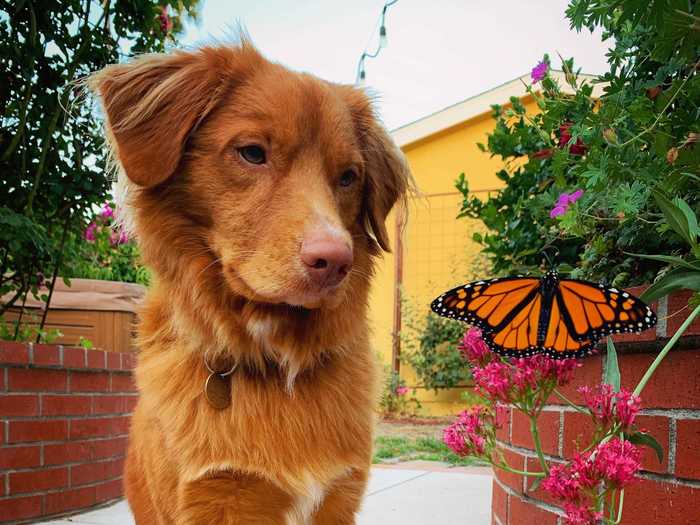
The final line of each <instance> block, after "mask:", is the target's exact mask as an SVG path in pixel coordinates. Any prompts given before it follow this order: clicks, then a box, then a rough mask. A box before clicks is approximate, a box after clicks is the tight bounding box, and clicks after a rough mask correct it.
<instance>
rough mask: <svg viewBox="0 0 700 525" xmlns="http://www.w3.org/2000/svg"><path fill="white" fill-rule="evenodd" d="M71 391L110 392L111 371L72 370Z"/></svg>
mask: <svg viewBox="0 0 700 525" xmlns="http://www.w3.org/2000/svg"><path fill="white" fill-rule="evenodd" d="M70 391H71V392H109V373H107V372H75V371H71V373H70Z"/></svg>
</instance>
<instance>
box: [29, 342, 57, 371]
mask: <svg viewBox="0 0 700 525" xmlns="http://www.w3.org/2000/svg"><path fill="white" fill-rule="evenodd" d="M32 361H33V363H34V364H35V365H41V366H61V351H60V350H59V348H58V346H57V345H34V358H33V360H32Z"/></svg>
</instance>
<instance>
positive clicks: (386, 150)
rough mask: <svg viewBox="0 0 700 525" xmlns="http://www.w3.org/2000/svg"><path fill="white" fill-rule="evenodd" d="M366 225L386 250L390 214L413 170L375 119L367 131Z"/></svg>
mask: <svg viewBox="0 0 700 525" xmlns="http://www.w3.org/2000/svg"><path fill="white" fill-rule="evenodd" d="M363 142H364V149H365V152H364V156H365V174H366V175H365V176H366V182H365V225H366V226H365V228H366V229H367V230H368V231H371V233H372V234H373V236H374V238H375V239H376V241H377V243H378V244H379V246H380V247H381V248H382V249H383V250H384V251H386V252H389V251H391V250H390V247H389V233H388V232H387V230H386V218H387V215H389V212H390V211H391V209H392V208H393V207H394V204H396V202H397V201H398V200H399V199H403V198H404V197H405V195H406V191H407V190H408V188H409V182H410V180H411V174H410V171H409V169H408V164H407V163H406V159H405V157H404V155H403V153H402V152H401V150H400V149H399V148H398V147H397V146H396V144H394V141H393V140H392V139H391V137H390V136H389V134H388V133H387V132H386V131H385V130H384V128H383V127H382V126H381V125H380V124H379V123H378V122H377V121H376V120H374V119H372V122H371V124H370V126H369V128H367V129H366V131H365V136H364V141H363Z"/></svg>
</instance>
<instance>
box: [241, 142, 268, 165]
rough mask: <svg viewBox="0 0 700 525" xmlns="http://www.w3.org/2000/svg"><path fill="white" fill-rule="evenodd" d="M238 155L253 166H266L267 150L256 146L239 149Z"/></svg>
mask: <svg viewBox="0 0 700 525" xmlns="http://www.w3.org/2000/svg"><path fill="white" fill-rule="evenodd" d="M238 154H239V155H240V156H241V157H242V158H243V160H245V161H246V162H250V163H251V164H265V161H266V160H267V159H266V157H265V150H264V149H262V148H261V147H260V146H257V145H255V144H253V145H251V146H243V147H242V148H238Z"/></svg>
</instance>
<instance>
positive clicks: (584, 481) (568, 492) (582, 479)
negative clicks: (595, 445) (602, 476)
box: [542, 453, 598, 502]
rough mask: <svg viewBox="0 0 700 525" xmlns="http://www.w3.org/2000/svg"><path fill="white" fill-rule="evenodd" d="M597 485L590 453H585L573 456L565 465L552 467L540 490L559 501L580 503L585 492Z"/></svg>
mask: <svg viewBox="0 0 700 525" xmlns="http://www.w3.org/2000/svg"><path fill="white" fill-rule="evenodd" d="M597 484H598V478H597V476H596V473H595V470H594V468H593V462H592V461H591V459H590V453H585V454H575V455H574V457H573V459H572V460H571V461H570V462H569V463H568V464H566V465H553V466H552V467H551V468H550V470H549V476H547V477H546V478H545V479H544V480H543V481H542V488H543V489H544V490H546V491H547V492H549V493H550V494H552V495H553V496H555V497H557V498H559V499H561V500H564V501H569V502H580V501H581V500H582V499H583V498H584V497H585V491H586V490H588V489H591V488H593V487H595V486H596V485H597Z"/></svg>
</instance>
